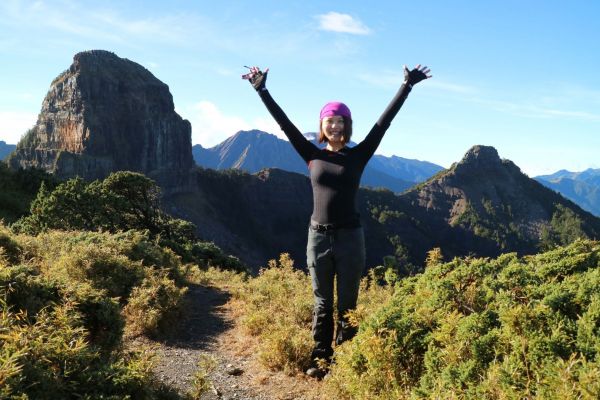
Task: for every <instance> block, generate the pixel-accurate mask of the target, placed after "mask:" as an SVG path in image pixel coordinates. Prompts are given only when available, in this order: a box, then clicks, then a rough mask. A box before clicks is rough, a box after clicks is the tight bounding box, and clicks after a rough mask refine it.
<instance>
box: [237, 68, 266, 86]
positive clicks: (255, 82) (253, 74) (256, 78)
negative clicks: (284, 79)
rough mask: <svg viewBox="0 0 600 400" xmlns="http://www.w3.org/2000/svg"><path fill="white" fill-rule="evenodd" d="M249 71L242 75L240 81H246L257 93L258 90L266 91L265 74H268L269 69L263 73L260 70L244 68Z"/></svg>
mask: <svg viewBox="0 0 600 400" xmlns="http://www.w3.org/2000/svg"><path fill="white" fill-rule="evenodd" d="M246 68H249V69H250V72H249V73H247V74H245V75H242V79H248V80H249V81H250V84H252V87H254V89H255V90H256V91H257V92H258V91H260V90H267V88H266V86H265V85H266V83H267V73H268V72H269V68H267V69H266V70H265V71H264V72H263V71H261V70H260V68H258V67H246Z"/></svg>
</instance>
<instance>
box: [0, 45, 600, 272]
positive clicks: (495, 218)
mask: <svg viewBox="0 0 600 400" xmlns="http://www.w3.org/2000/svg"><path fill="white" fill-rule="evenodd" d="M84 111H85V113H84ZM194 152H195V154H194V158H195V159H196V160H198V162H199V163H200V164H201V165H204V166H207V167H210V168H202V167H199V166H196V165H195V163H194V160H193V157H192V144H191V126H190V124H189V122H188V121H185V120H183V119H182V118H181V116H179V115H178V114H177V113H176V112H175V110H174V103H173V99H172V95H171V93H170V92H169V89H168V86H167V85H165V84H164V83H162V82H160V81H159V80H158V79H157V78H156V77H154V76H153V75H152V73H151V72H150V71H148V70H146V69H145V68H143V67H142V66H141V65H139V64H137V63H134V62H132V61H129V60H126V59H122V58H120V57H118V56H116V55H115V54H113V53H110V52H106V51H99V50H93V51H88V52H83V53H78V54H76V55H75V57H74V58H73V64H72V65H71V66H70V67H69V68H68V69H67V70H66V71H65V72H64V73H62V74H61V75H59V77H57V78H56V79H54V80H53V82H52V84H51V87H50V90H49V91H48V94H47V95H46V97H45V99H44V101H43V103H42V109H41V112H40V113H39V116H38V121H37V123H36V125H35V126H34V127H33V128H32V129H30V130H29V131H28V133H27V134H26V135H25V136H24V137H23V138H22V139H21V140H20V142H19V144H18V145H17V148H16V151H15V152H14V153H12V154H11V155H10V156H9V162H8V163H7V164H4V163H3V165H2V167H3V168H12V169H20V168H30V167H34V168H40V169H43V170H45V171H47V172H50V173H52V174H54V176H56V177H58V178H60V179H67V178H72V177H75V176H81V177H83V178H84V179H86V180H94V179H97V178H102V177H105V176H107V175H108V174H110V173H111V172H114V171H119V170H133V171H138V172H141V173H144V174H146V175H147V176H149V177H150V178H152V179H154V180H156V182H157V183H158V184H159V185H160V186H161V189H162V198H161V204H162V206H163V207H164V208H165V210H167V211H168V212H170V213H171V214H172V215H174V216H176V217H178V218H184V219H186V220H189V221H191V222H193V223H194V224H195V226H196V227H197V234H198V235H199V236H200V237H201V238H203V239H207V240H211V241H214V242H215V243H216V244H217V245H218V246H220V247H221V248H223V249H224V250H226V251H227V252H229V253H231V254H234V255H236V256H238V257H239V258H240V259H242V260H243V261H245V262H246V263H248V265H250V266H252V267H253V268H255V270H256V268H257V267H259V266H265V265H266V262H267V260H269V259H272V258H276V257H278V256H279V254H280V253H282V252H288V253H290V254H291V255H292V258H294V259H295V260H296V261H297V265H298V266H299V267H302V266H303V265H305V264H304V263H305V261H304V260H305V256H306V232H307V228H308V227H307V225H308V221H309V219H310V214H311V210H312V190H311V186H310V181H309V179H308V178H307V177H306V172H307V168H306V165H305V164H304V163H303V162H302V160H301V159H300V157H299V156H298V155H297V154H296V153H295V151H294V150H293V148H292V147H291V146H290V144H289V143H287V142H285V141H283V140H280V139H278V138H277V137H275V136H273V135H269V134H266V133H264V132H259V131H250V132H238V133H237V134H236V135H234V136H233V137H231V138H229V139H228V140H226V141H225V142H223V143H221V144H220V145H218V146H215V147H213V148H211V149H203V148H202V147H200V146H196V147H195V148H194ZM265 167H271V168H268V169H264V168H265ZM273 167H278V168H273ZM214 168H216V169H221V170H215V169H214ZM223 168H224V169H223ZM235 168H237V169H235ZM279 168H286V169H289V170H291V171H295V172H288V171H284V170H282V169H279ZM245 170H247V171H250V172H252V173H253V174H250V173H248V172H245ZM258 170H260V171H259V172H256V171H258ZM436 171H438V172H437V173H436ZM296 172H301V173H302V174H298V173H296ZM432 175H433V176H432ZM363 177H364V179H363V184H365V185H370V186H387V187H388V188H390V189H391V190H393V191H394V192H402V191H404V192H403V193H402V194H400V195H396V194H394V193H393V192H391V191H390V190H370V189H365V188H362V189H360V190H359V193H358V198H357V206H358V210H359V212H360V214H361V220H362V224H363V226H364V228H365V240H366V246H367V264H368V265H369V266H376V265H381V263H382V261H383V257H384V256H388V255H391V256H392V258H393V259H394V260H396V262H397V264H398V266H400V267H402V268H405V269H406V270H408V271H411V270H413V271H414V268H413V267H411V265H417V266H420V265H423V261H424V259H425V257H426V254H427V252H428V251H429V250H430V249H432V248H435V247H439V248H441V249H442V251H443V254H444V256H445V257H446V258H449V259H451V258H452V257H454V256H462V255H470V254H472V255H479V256H497V255H498V254H500V253H503V252H515V251H516V252H518V253H521V254H531V253H536V252H538V251H539V249H540V248H545V247H550V246H553V245H555V244H564V243H567V242H570V241H573V240H575V239H576V238H578V237H590V238H595V239H600V218H597V217H594V216H593V215H592V214H590V213H589V212H586V211H584V210H582V209H581V208H580V207H579V206H577V205H576V204H575V203H573V202H572V201H570V200H567V199H566V198H564V197H563V196H560V195H559V194H558V193H556V192H555V191H553V190H550V189H548V188H546V187H544V186H543V185H542V184H540V183H539V182H537V181H535V180H533V179H530V178H529V177H528V176H526V175H525V174H523V173H521V171H520V170H519V168H518V167H517V166H516V165H515V164H513V163H512V162H511V161H508V160H503V159H501V158H500V157H499V155H498V153H497V151H496V149H494V148H493V147H486V146H474V147H473V148H471V149H470V150H469V151H468V152H467V153H466V154H465V156H464V158H463V159H462V160H460V161H459V162H457V163H455V164H454V165H453V166H452V167H450V168H449V169H448V170H442V169H441V167H439V166H436V165H434V164H431V163H425V162H421V161H414V160H405V159H401V158H399V157H383V156H376V157H374V158H373V159H372V162H371V163H370V164H369V166H368V167H367V168H366V170H365V174H364V175H363ZM426 177H429V179H427V180H426V181H425V182H422V183H419V184H417V185H414V182H417V181H419V180H423V179H425V178H426ZM386 180H387V182H386ZM590 182H591V181H590ZM408 186H412V187H411V188H410V189H409V190H405V189H406V188H407V187H408ZM0 189H2V188H0ZM0 195H4V197H5V198H6V199H7V200H9V201H12V198H8V197H7V196H6V193H4V192H3V191H2V190H0ZM0 197H1V196H0Z"/></svg>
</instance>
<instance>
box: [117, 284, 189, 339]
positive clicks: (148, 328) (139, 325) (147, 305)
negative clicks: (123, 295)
mask: <svg viewBox="0 0 600 400" xmlns="http://www.w3.org/2000/svg"><path fill="white" fill-rule="evenodd" d="M186 292H187V288H179V287H177V285H176V284H175V282H174V281H173V280H171V279H169V278H167V277H166V276H165V275H164V274H162V275H161V274H158V273H149V274H148V275H147V276H146V278H144V280H143V282H142V283H141V285H139V286H136V287H135V288H134V289H133V292H132V293H131V297H130V298H129V301H128V303H127V305H126V306H125V308H124V309H123V314H124V315H125V318H126V320H127V322H128V323H127V328H128V334H130V335H138V334H143V333H145V334H152V333H156V332H157V331H158V330H159V329H161V328H164V327H165V324H167V323H169V322H174V321H176V320H177V319H179V318H178V317H180V307H181V304H182V300H183V296H184V295H185V293H186Z"/></svg>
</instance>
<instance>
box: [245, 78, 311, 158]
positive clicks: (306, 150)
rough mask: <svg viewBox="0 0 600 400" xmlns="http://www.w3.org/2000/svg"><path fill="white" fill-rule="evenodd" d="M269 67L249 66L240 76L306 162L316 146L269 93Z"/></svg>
mask: <svg viewBox="0 0 600 400" xmlns="http://www.w3.org/2000/svg"><path fill="white" fill-rule="evenodd" d="M268 72H269V69H268V68H267V69H266V70H265V71H264V72H263V71H261V70H260V69H259V68H258V67H252V68H250V73H248V74H246V75H243V76H242V78H244V79H248V80H249V81H250V83H251V84H252V86H253V87H254V89H256V92H257V93H258V95H259V96H260V98H261V100H262V101H263V103H264V104H265V106H266V107H267V110H269V113H271V115H272V116H273V118H274V119H275V121H276V122H277V123H278V124H279V126H280V127H281V130H282V131H283V133H285V136H287V138H288V139H289V140H290V143H291V144H292V146H294V149H296V151H297V152H298V154H300V157H302V158H303V159H304V161H305V162H306V163H308V162H309V161H310V160H311V158H312V155H313V154H314V152H315V151H317V150H318V147H317V146H315V145H314V144H312V143H311V142H310V141H309V140H308V139H306V138H305V137H304V135H302V133H301V132H300V131H299V130H298V128H296V126H295V125H294V124H293V123H292V122H291V121H290V119H289V118H288V117H287V115H285V113H284V112H283V110H282V109H281V107H279V105H278V104H277V103H276V102H275V100H274V99H273V97H271V94H270V93H269V91H268V90H267V87H266V82H267V73H268Z"/></svg>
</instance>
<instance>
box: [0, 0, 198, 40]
mask: <svg viewBox="0 0 600 400" xmlns="http://www.w3.org/2000/svg"><path fill="white" fill-rule="evenodd" d="M0 25H7V26H13V27H18V28H19V29H23V28H29V29H40V28H42V29H44V28H49V29H50V30H52V31H54V32H61V33H65V34H68V35H73V36H76V37H82V38H91V39H94V40H99V39H100V40H108V41H112V42H116V43H130V42H131V39H132V38H137V39H141V40H152V41H153V42H156V41H159V42H165V43H171V44H177V45H187V44H188V42H189V36H190V32H197V31H199V30H202V29H205V28H203V27H206V26H207V25H208V23H207V21H202V20H201V19H200V18H198V17H197V16H194V15H185V14H174V15H163V16H160V17H147V18H139V17H131V16H128V15H124V14H123V13H118V12H115V11H112V10H106V9H94V8H90V7H86V6H82V5H81V4H79V3H77V2H62V3H61V5H60V6H54V5H51V4H47V3H44V2H41V1H38V2H35V3H32V4H28V3H27V2H10V3H9V4H2V5H0Z"/></svg>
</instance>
